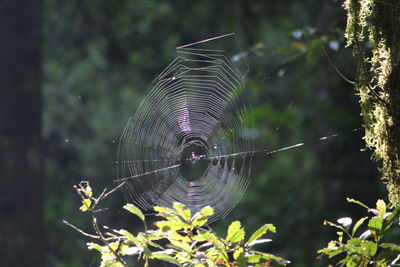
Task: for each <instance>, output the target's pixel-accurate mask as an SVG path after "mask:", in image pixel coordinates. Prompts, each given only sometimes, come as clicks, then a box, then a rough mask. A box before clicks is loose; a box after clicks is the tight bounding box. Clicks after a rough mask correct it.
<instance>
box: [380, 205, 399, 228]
mask: <svg viewBox="0 0 400 267" xmlns="http://www.w3.org/2000/svg"><path fill="white" fill-rule="evenodd" d="M399 214H400V205H398V206H396V208H395V209H394V210H393V211H392V213H391V214H390V215H389V216H387V218H386V219H385V221H384V227H383V232H385V231H387V230H389V228H390V227H391V226H392V224H393V222H394V220H395V219H396V218H397V217H398V216H399Z"/></svg>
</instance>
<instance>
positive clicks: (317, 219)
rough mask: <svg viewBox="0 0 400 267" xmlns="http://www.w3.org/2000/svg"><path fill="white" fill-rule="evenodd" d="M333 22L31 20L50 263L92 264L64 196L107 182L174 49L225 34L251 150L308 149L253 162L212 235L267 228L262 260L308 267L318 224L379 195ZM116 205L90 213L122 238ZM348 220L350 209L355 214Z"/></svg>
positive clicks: (149, 2) (271, 9)
mask: <svg viewBox="0 0 400 267" xmlns="http://www.w3.org/2000/svg"><path fill="white" fill-rule="evenodd" d="M345 22H346V19H345V13H344V12H343V10H342V9H341V6H340V3H338V2H336V1H319V0H308V1H289V0H283V1H264V0H254V1H248V0H235V1H212V0H205V1H196V2H193V1H155V0H135V1H128V0H121V1H118V2H112V1H104V0H100V1H96V3H93V2H92V1H88V0H70V1H61V0H45V1H44V9H43V24H44V28H43V42H44V44H43V56H44V77H43V86H44V114H43V119H44V139H45V154H46V162H45V163H46V164H45V167H46V173H47V188H46V192H47V196H46V206H45V207H44V211H45V215H46V228H47V229H48V238H49V250H48V253H49V261H50V265H52V266H86V265H89V264H91V263H92V262H99V261H100V260H99V258H97V256H96V254H84V253H82V251H84V250H83V248H84V247H85V244H84V243H83V242H82V240H81V238H80V236H79V235H72V234H71V232H70V229H68V228H66V227H65V226H64V225H62V224H61V223H60V221H61V219H62V218H71V223H73V224H75V225H77V226H78V227H80V228H85V227H88V225H90V221H88V220H87V218H85V217H81V215H78V214H76V212H75V207H76V205H77V203H76V202H75V200H73V198H71V194H72V190H71V188H72V185H74V184H76V183H78V182H79V181H80V180H82V178H84V179H87V180H90V181H91V184H92V186H93V187H94V189H101V188H104V187H110V186H112V185H113V180H114V179H115V176H116V175H115V166H113V163H112V162H113V161H114V160H115V159H116V149H117V142H118V138H119V135H120V133H121V132H122V129H123V127H124V125H125V123H126V121H127V120H128V118H129V116H131V115H132V114H133V113H134V111H135V110H136V108H137V107H138V105H139V103H140V102H141V100H142V98H143V96H144V95H145V94H146V91H147V88H148V86H149V84H150V82H151V81H152V80H153V79H154V78H155V77H156V75H157V74H158V73H159V72H160V71H161V70H162V69H164V68H165V67H166V66H167V65H168V63H169V62H170V61H171V59H173V58H174V57H175V56H176V54H175V47H176V46H178V45H182V44H185V43H190V42H194V41H198V40H201V39H206V38H209V37H212V36H217V35H221V34H225V33H229V32H235V33H236V34H237V36H238V39H239V41H240V42H241V43H242V50H243V54H242V55H244V56H246V59H247V61H248V64H249V67H250V72H249V73H248V75H247V77H246V78H247V80H246V87H247V89H248V94H249V99H250V100H251V102H252V103H251V104H252V108H253V111H254V115H255V126H256V134H257V141H256V144H255V147H256V148H262V149H269V148H271V149H275V148H280V147H284V146H287V145H292V144H296V143H299V142H304V141H306V142H307V141H310V144H309V145H307V146H305V147H303V148H298V149H293V150H289V151H285V152H281V153H276V154H272V155H268V156H259V157H256V158H254V163H253V167H252V182H251V185H250V187H249V189H248V190H247V192H246V194H245V196H244V198H243V199H242V201H241V202H240V203H239V205H238V206H237V207H236V208H235V209H234V211H233V212H232V213H231V214H230V215H229V220H221V221H219V222H217V223H216V224H215V226H214V228H216V229H217V230H218V229H221V230H222V229H226V228H227V227H228V221H229V222H230V221H234V220H239V221H241V222H242V224H243V225H244V226H245V227H246V229H249V230H250V231H254V230H255V229H256V228H257V226H258V225H262V224H264V222H265V221H270V222H272V223H273V224H274V225H276V226H277V227H278V228H279V229H281V230H280V231H279V232H278V233H277V234H276V238H274V239H275V242H273V244H271V245H272V247H271V251H272V252H273V253H274V254H278V255H282V256H283V257H284V258H288V259H289V260H291V261H294V260H295V261H296V266H313V265H318V264H323V262H321V263H315V257H316V255H315V253H314V251H316V250H317V249H318V248H320V247H322V245H323V243H324V240H326V239H327V238H328V236H329V233H328V232H327V231H324V230H323V229H322V228H321V222H322V221H323V218H329V217H332V216H335V217H339V216H342V214H343V213H347V211H348V207H346V206H344V205H343V204H342V199H343V197H345V196H347V195H353V196H354V197H355V198H357V199H360V200H362V201H365V202H367V203H368V204H372V203H370V201H371V199H376V198H377V197H378V196H377V195H378V194H379V193H380V192H381V190H382V189H381V188H380V187H379V184H378V181H377V180H376V179H375V177H376V173H375V170H374V167H373V166H372V165H371V164H370V162H369V157H370V155H369V154H368V153H367V152H360V149H361V148H363V143H362V140H361V136H362V135H363V134H362V133H360V132H356V133H354V132H351V130H352V129H354V128H358V127H360V125H361V122H360V117H359V113H360V111H359V104H358V102H357V99H356V97H355V95H354V91H353V90H352V85H351V84H348V83H347V82H346V81H345V80H343V79H342V78H341V77H340V75H339V74H338V73H337V72H336V71H335V69H334V67H333V66H332V64H330V63H329V60H328V59H327V57H326V56H325V55H324V52H323V49H322V48H324V49H325V50H326V52H327V54H328V55H329V57H330V58H331V60H332V62H333V64H334V65H335V66H336V67H338V68H339V69H340V71H341V72H342V73H343V74H344V75H345V76H348V77H350V78H351V77H352V76H354V69H355V63H354V61H353V58H352V57H351V52H350V51H349V50H346V49H343V47H344V38H343V31H342V29H344V27H345ZM338 132H339V133H343V134H342V135H340V136H339V137H336V138H335V139H328V140H326V141H323V142H316V141H315V140H316V139H317V138H319V137H323V136H326V135H329V134H332V133H338ZM122 202H123V197H122V195H119V194H117V193H116V194H115V195H114V196H113V197H112V198H110V199H109V200H107V201H105V202H104V203H103V208H108V209H105V210H102V209H101V211H99V212H98V214H97V215H96V216H97V218H98V220H99V221H101V222H102V223H103V224H105V225H107V224H111V223H110V222H113V225H116V227H117V228H119V227H120V228H124V229H127V230H129V231H136V230H135V227H137V225H138V223H140V222H132V221H131V220H130V219H127V218H124V216H121V212H122V211H121V209H120V208H118V207H121V206H122ZM355 212H356V214H355V216H357V213H358V211H355Z"/></svg>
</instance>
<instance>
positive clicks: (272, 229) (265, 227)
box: [247, 224, 276, 243]
mask: <svg viewBox="0 0 400 267" xmlns="http://www.w3.org/2000/svg"><path fill="white" fill-rule="evenodd" d="M268 231H270V232H273V233H275V232H276V228H275V226H273V225H272V224H264V225H263V226H261V227H260V228H258V229H257V230H256V231H255V232H254V233H253V234H252V235H251V237H250V238H249V240H248V241H247V242H248V243H251V242H253V241H254V240H256V239H258V238H260V237H262V236H263V235H265V234H266V233H267V232H268Z"/></svg>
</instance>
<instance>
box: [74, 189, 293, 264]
mask: <svg viewBox="0 0 400 267" xmlns="http://www.w3.org/2000/svg"><path fill="white" fill-rule="evenodd" d="M78 193H79V194H80V196H81V197H82V206H81V207H80V210H81V211H82V212H91V211H92V206H91V205H93V204H92V203H97V201H94V200H96V199H95V198H94V197H93V194H92V192H91V189H90V186H89V185H88V184H85V186H84V187H80V191H79V189H78ZM124 209H125V210H127V211H129V212H130V213H132V214H134V215H136V216H137V217H138V218H139V219H140V220H141V221H142V222H143V224H144V231H143V232H139V233H137V234H136V235H135V234H133V233H131V232H129V231H127V230H125V229H119V230H117V229H110V228H106V232H105V233H102V232H101V231H100V230H99V229H100V227H99V226H98V225H97V220H96V218H95V217H94V214H93V213H92V216H93V227H94V229H95V232H96V234H97V235H91V234H87V233H84V232H83V231H81V230H80V229H77V228H76V227H74V226H73V228H75V229H76V230H78V231H79V232H81V233H82V234H84V235H86V236H88V237H91V238H95V239H98V240H100V241H101V242H89V243H87V245H88V248H89V249H94V250H97V251H98V252H100V254H101V259H102V262H101V265H100V266H102V267H103V266H113V267H119V266H127V264H126V261H125V260H124V258H126V257H134V256H135V257H137V258H138V259H139V260H143V261H144V265H145V266H148V265H149V260H161V261H165V262H169V263H172V264H175V265H177V266H196V267H202V266H204V267H205V266H227V267H234V266H237V267H244V266H260V267H261V266H271V265H272V264H273V263H274V262H275V263H277V264H279V265H286V264H288V263H289V261H287V260H285V259H283V258H280V257H278V256H275V255H273V254H270V253H266V252H261V251H258V250H256V249H254V246H256V245H258V244H262V243H267V242H271V241H272V240H271V239H267V238H263V236H264V235H265V234H267V233H268V232H272V233H274V232H275V231H276V229H275V227H274V226H273V225H272V224H264V225H263V226H261V227H260V228H259V229H258V230H256V231H255V232H254V233H253V234H252V235H251V236H250V237H249V238H248V239H247V240H246V238H245V234H246V233H245V230H244V228H243V227H242V225H241V223H240V222H239V221H234V222H232V223H231V224H230V225H229V227H228V229H227V232H226V234H225V237H222V236H220V235H218V234H217V233H215V232H214V231H213V230H212V228H211V227H210V226H209V225H208V224H207V223H208V219H209V218H210V216H212V215H213V214H214V210H213V208H212V207H210V206H206V207H204V208H202V209H201V210H200V211H198V212H196V213H194V214H192V212H191V210H190V209H186V208H185V205H183V204H181V203H178V202H175V203H173V206H172V207H171V208H169V207H159V206H156V207H154V210H155V211H156V212H157V216H158V217H160V220H158V221H156V222H155V223H154V224H153V226H155V229H148V226H147V223H146V216H145V215H144V214H143V213H142V211H141V210H140V209H139V208H138V207H136V206H135V205H133V204H127V205H125V206H124ZM70 226H71V225H70ZM96 229H97V230H98V231H97V230H96Z"/></svg>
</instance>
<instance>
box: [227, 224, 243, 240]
mask: <svg viewBox="0 0 400 267" xmlns="http://www.w3.org/2000/svg"><path fill="white" fill-rule="evenodd" d="M243 239H244V229H243V228H241V224H240V222H239V221H234V222H232V223H231V224H230V225H229V227H228V233H227V235H226V241H231V242H239V241H242V240H243Z"/></svg>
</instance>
